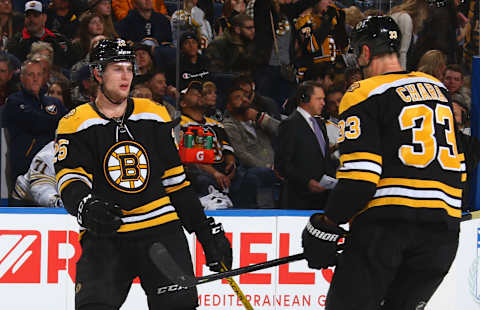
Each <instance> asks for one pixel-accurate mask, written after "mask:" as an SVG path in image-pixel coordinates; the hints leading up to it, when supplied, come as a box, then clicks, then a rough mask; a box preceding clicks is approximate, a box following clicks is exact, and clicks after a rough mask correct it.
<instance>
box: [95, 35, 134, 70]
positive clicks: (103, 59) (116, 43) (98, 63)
mask: <svg viewBox="0 0 480 310" xmlns="http://www.w3.org/2000/svg"><path fill="white" fill-rule="evenodd" d="M120 61H128V62H131V63H132V65H133V66H135V51H134V49H133V48H132V47H131V46H130V45H129V44H128V43H127V42H125V40H122V39H114V40H100V41H99V42H98V43H97V45H95V47H94V48H93V49H92V51H91V52H90V69H91V70H93V68H97V69H98V71H99V72H101V73H103V70H104V69H105V67H106V65H107V64H109V63H111V62H120Z"/></svg>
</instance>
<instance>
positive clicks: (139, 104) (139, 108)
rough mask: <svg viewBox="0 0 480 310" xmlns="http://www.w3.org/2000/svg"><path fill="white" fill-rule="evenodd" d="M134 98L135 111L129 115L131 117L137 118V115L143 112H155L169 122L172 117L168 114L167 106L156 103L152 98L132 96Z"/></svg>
mask: <svg viewBox="0 0 480 310" xmlns="http://www.w3.org/2000/svg"><path fill="white" fill-rule="evenodd" d="M132 99H133V106H134V108H133V112H132V115H130V116H129V119H130V118H132V119H137V117H136V116H138V115H142V114H155V115H157V116H158V117H159V118H160V119H162V120H164V121H165V122H169V121H171V120H172V119H171V118H170V114H168V111H167V108H165V107H164V106H163V105H160V104H156V103H155V102H153V101H152V100H150V99H146V98H132Z"/></svg>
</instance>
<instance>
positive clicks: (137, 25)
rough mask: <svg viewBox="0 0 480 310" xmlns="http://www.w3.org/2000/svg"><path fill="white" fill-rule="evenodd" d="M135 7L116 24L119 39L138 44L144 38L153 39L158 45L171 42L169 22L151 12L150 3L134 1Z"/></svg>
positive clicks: (162, 16)
mask: <svg viewBox="0 0 480 310" xmlns="http://www.w3.org/2000/svg"><path fill="white" fill-rule="evenodd" d="M135 7H136V8H135V9H133V10H130V11H129V12H128V15H127V17H125V18H124V19H122V20H121V21H120V22H118V23H117V24H116V27H115V28H116V30H117V32H118V34H119V35H120V37H121V38H123V39H125V40H127V41H132V42H138V41H140V40H141V39H143V38H145V37H153V38H155V39H156V40H157V41H158V42H160V44H162V43H164V42H172V29H171V28H170V22H169V21H168V19H167V17H165V16H164V15H163V14H160V13H157V12H154V11H153V8H152V2H151V1H135Z"/></svg>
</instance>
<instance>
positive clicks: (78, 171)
mask: <svg viewBox="0 0 480 310" xmlns="http://www.w3.org/2000/svg"><path fill="white" fill-rule="evenodd" d="M69 173H73V174H81V175H84V176H86V177H87V178H88V179H89V180H90V181H93V175H92V174H90V173H87V172H86V171H85V169H83V168H82V167H77V168H73V169H69V168H63V169H62V170H60V171H59V172H58V173H57V175H56V181H57V182H58V181H59V180H60V179H61V178H62V177H63V176H64V175H66V174H69Z"/></svg>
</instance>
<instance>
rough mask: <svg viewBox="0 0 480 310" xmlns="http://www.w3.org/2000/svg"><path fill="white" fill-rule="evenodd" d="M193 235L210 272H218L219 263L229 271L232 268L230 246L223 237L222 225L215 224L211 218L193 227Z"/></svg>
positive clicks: (220, 267)
mask: <svg viewBox="0 0 480 310" xmlns="http://www.w3.org/2000/svg"><path fill="white" fill-rule="evenodd" d="M195 233H196V234H197V238H198V241H200V243H201V244H202V247H203V252H204V253H205V259H206V260H207V266H208V267H209V268H210V270H211V271H215V272H220V271H221V270H222V264H221V263H223V264H224V265H225V267H226V268H227V270H229V269H230V268H231V267H232V246H231V245H230V241H228V239H227V237H225V231H224V230H223V226H222V224H221V223H218V224H215V220H214V219H213V217H209V218H207V220H206V221H204V222H201V223H200V224H198V225H197V226H196V227H195Z"/></svg>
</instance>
